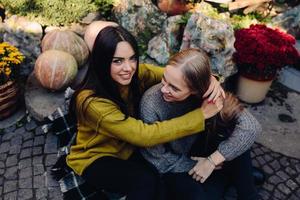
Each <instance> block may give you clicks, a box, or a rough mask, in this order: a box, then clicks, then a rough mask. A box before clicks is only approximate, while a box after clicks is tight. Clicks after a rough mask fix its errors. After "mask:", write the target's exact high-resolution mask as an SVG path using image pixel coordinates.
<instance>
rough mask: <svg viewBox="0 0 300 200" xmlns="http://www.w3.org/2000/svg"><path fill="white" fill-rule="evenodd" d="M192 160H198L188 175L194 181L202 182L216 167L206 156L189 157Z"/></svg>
mask: <svg viewBox="0 0 300 200" xmlns="http://www.w3.org/2000/svg"><path fill="white" fill-rule="evenodd" d="M191 158H192V159H193V160H196V161H198V162H197V164H196V165H195V166H194V167H193V168H192V169H191V170H190V171H189V175H191V176H192V177H193V179H195V180H196V181H200V182H201V183H204V182H205V181H206V179H207V178H208V177H209V176H210V175H211V173H212V172H213V171H214V169H215V168H216V167H215V165H213V164H212V163H211V162H210V161H209V160H208V159H207V158H203V157H191Z"/></svg>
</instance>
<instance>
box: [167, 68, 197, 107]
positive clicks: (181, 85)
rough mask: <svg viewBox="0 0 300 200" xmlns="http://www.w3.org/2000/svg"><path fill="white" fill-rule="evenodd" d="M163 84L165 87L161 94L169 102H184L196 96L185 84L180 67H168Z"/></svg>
mask: <svg viewBox="0 0 300 200" xmlns="http://www.w3.org/2000/svg"><path fill="white" fill-rule="evenodd" d="M161 83H162V85H163V87H162V88H161V92H162V93H163V98H164V100H165V101H167V102H178V101H183V100H185V99H186V98H188V97H189V96H190V95H192V94H194V92H193V91H191V90H190V88H189V87H188V85H187V83H186V82H185V80H184V75H183V73H182V71H181V69H180V67H173V66H172V65H167V66H166V68H165V71H164V75H163V78H162V81H161Z"/></svg>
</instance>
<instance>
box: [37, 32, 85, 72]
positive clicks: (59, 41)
mask: <svg viewBox="0 0 300 200" xmlns="http://www.w3.org/2000/svg"><path fill="white" fill-rule="evenodd" d="M49 49H56V50H61V51H65V52H68V53H70V54H71V55H72V56H74V58H75V59H76V61H77V64H78V66H79V67H81V66H83V65H84V64H85V63H86V61H87V59H88V56H89V50H88V47H87V45H86V43H85V42H84V40H83V39H82V38H81V37H79V36H78V35H77V34H76V33H74V32H72V31H67V30H65V31H62V30H53V31H51V32H49V33H47V34H46V35H45V37H44V38H43V40H42V52H44V51H47V50H49Z"/></svg>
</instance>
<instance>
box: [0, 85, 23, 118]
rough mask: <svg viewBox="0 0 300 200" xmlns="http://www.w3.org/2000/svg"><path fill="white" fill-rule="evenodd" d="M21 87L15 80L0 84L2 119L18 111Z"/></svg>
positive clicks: (0, 115)
mask: <svg viewBox="0 0 300 200" xmlns="http://www.w3.org/2000/svg"><path fill="white" fill-rule="evenodd" d="M19 96H20V89H19V86H18V84H17V83H16V82H15V81H8V82H7V83H5V84H3V85H0V120H3V119H5V118H7V117H9V116H10V115H11V114H13V113H14V112H15V111H16V108H17V105H18V103H17V102H18V98H19Z"/></svg>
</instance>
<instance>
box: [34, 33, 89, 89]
mask: <svg viewBox="0 0 300 200" xmlns="http://www.w3.org/2000/svg"><path fill="white" fill-rule="evenodd" d="M41 47H42V54H41V55H40V56H39V57H38V58H37V60H36V63H35V67H34V74H35V77H36V78H37V80H38V81H39V82H40V84H41V85H42V86H43V87H44V88H47V89H50V90H51V91H58V90H62V89H65V88H66V87H68V86H70V85H71V83H72V82H73V81H74V79H75V77H76V75H77V72H78V69H80V68H81V67H83V66H84V64H85V63H86V62H87V59H88V56H89V49H88V46H87V44H86V43H85V41H84V40H83V39H82V38H81V37H80V36H78V35H77V34H75V33H74V32H72V31H68V30H53V31H51V32H49V33H47V34H46V35H45V37H44V38H43V40H42V44H41Z"/></svg>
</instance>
